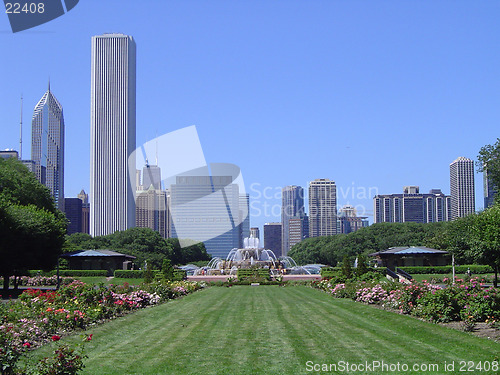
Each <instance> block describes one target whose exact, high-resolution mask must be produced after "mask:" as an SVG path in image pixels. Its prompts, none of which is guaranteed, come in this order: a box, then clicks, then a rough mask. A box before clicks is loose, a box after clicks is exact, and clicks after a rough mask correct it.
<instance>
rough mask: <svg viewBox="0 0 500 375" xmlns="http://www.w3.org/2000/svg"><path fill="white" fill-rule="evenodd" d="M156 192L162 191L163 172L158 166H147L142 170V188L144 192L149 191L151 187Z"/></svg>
mask: <svg viewBox="0 0 500 375" xmlns="http://www.w3.org/2000/svg"><path fill="white" fill-rule="evenodd" d="M151 185H153V188H154V189H156V190H161V170H160V167H158V166H157V165H149V164H146V165H145V166H144V168H142V186H143V189H144V190H148V189H149V188H150V186H151Z"/></svg>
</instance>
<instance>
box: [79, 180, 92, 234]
mask: <svg viewBox="0 0 500 375" xmlns="http://www.w3.org/2000/svg"><path fill="white" fill-rule="evenodd" d="M77 197H78V198H79V199H80V200H81V201H82V233H87V234H89V233H90V203H89V195H88V194H87V193H85V190H83V189H82V190H81V191H80V194H78V195H77Z"/></svg>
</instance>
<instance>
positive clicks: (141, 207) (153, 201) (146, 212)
mask: <svg viewBox="0 0 500 375" xmlns="http://www.w3.org/2000/svg"><path fill="white" fill-rule="evenodd" d="M168 194H169V192H168V190H159V189H155V188H154V187H153V184H151V185H150V186H149V189H147V190H142V191H138V192H137V196H136V203H135V226H136V227H139V228H151V229H152V230H154V231H156V232H158V233H160V235H161V236H162V237H163V238H169V236H170V214H169V210H168Z"/></svg>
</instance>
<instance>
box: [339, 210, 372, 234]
mask: <svg viewBox="0 0 500 375" xmlns="http://www.w3.org/2000/svg"><path fill="white" fill-rule="evenodd" d="M366 219H367V217H366V216H358V215H357V212H356V209H355V208H354V206H351V205H349V204H346V205H344V206H343V207H342V208H341V209H340V210H339V215H338V221H339V230H338V233H342V234H348V233H352V232H356V231H357V230H359V229H361V228H364V227H365V226H367V225H366V223H367V220H366Z"/></svg>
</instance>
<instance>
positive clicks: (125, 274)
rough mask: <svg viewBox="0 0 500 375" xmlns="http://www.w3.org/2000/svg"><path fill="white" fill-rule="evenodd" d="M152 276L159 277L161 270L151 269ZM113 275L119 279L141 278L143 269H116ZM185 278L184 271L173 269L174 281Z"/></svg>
mask: <svg viewBox="0 0 500 375" xmlns="http://www.w3.org/2000/svg"><path fill="white" fill-rule="evenodd" d="M153 273H154V277H157V276H158V277H161V271H158V270H156V271H153ZM115 277H116V278H120V279H142V278H143V277H144V271H143V270H116V271H115ZM185 278H186V271H184V270H181V269H177V268H175V269H174V281H180V280H184V279H185Z"/></svg>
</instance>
